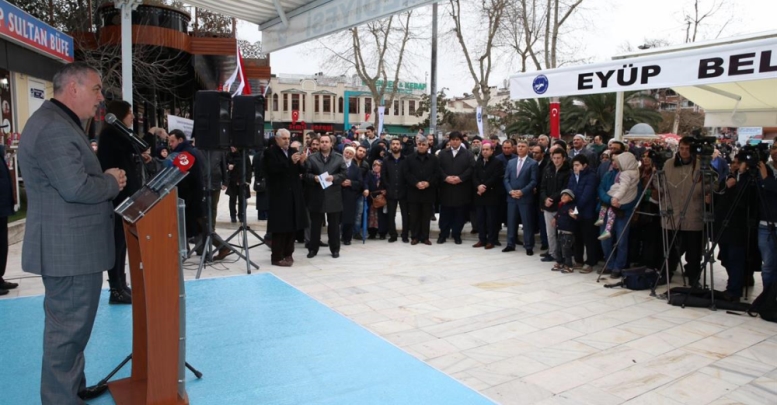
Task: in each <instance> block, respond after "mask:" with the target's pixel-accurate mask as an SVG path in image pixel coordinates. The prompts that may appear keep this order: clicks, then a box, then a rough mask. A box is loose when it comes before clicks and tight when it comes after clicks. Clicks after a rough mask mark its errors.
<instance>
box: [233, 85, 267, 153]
mask: <svg viewBox="0 0 777 405" xmlns="http://www.w3.org/2000/svg"><path fill="white" fill-rule="evenodd" d="M232 103H233V104H232V146H234V147H236V148H246V149H261V148H262V147H264V97H262V96H259V95H256V96H235V97H234V98H233V99H232Z"/></svg>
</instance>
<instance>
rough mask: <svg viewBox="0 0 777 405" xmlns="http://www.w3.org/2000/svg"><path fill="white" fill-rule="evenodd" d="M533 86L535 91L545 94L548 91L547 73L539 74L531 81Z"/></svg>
mask: <svg viewBox="0 0 777 405" xmlns="http://www.w3.org/2000/svg"><path fill="white" fill-rule="evenodd" d="M531 86H532V88H533V89H534V92H535V93H537V94H545V92H546V91H548V78H547V76H545V75H539V76H537V77H535V78H534V81H533V82H531Z"/></svg>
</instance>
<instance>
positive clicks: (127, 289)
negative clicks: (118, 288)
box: [122, 285, 132, 297]
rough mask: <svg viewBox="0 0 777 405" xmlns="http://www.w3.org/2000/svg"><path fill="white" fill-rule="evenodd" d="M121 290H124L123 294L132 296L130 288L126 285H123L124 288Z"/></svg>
mask: <svg viewBox="0 0 777 405" xmlns="http://www.w3.org/2000/svg"><path fill="white" fill-rule="evenodd" d="M122 290H124V293H125V294H127V295H129V296H130V297H131V296H132V290H131V289H130V288H129V287H127V286H126V285H125V286H124V288H122Z"/></svg>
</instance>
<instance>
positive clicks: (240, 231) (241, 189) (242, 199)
mask: <svg viewBox="0 0 777 405" xmlns="http://www.w3.org/2000/svg"><path fill="white" fill-rule="evenodd" d="M240 165H241V166H242V168H243V172H242V173H241V174H242V176H243V177H242V178H241V179H239V180H238V182H237V184H238V187H237V188H238V204H240V208H241V209H242V210H243V218H242V220H241V221H240V222H241V223H240V227H238V228H237V230H236V231H235V232H233V233H232V235H230V236H229V237H228V238H227V240H226V243H229V241H230V240H232V239H234V238H235V236H238V235H240V236H241V238H240V239H239V240H240V241H241V243H239V244H237V245H230V248H232V249H233V250H234V248H235V247H237V248H240V250H241V251H242V252H243V253H244V254H245V261H246V272H247V273H248V274H251V266H253V267H254V268H256V269H257V270H259V266H257V265H256V264H254V262H252V261H251V260H250V259H249V253H248V251H249V250H250V249H253V248H255V247H257V246H261V245H264V244H265V241H264V239H263V238H262V237H261V236H259V235H257V233H256V232H254V231H253V229H251V227H250V226H248V196H246V194H245V193H246V187H245V186H246V185H247V184H246V181H245V179H246V173H247V172H246V169H247V168H246V150H245V149H243V150H242V151H240ZM249 232H250V233H251V234H252V235H254V237H256V238H257V239H259V243H257V244H255V245H253V246H248V233H249Z"/></svg>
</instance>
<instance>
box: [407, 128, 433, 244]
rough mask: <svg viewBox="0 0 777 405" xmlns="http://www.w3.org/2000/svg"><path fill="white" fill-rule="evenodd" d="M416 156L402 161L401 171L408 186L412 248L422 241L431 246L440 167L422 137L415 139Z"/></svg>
mask: <svg viewBox="0 0 777 405" xmlns="http://www.w3.org/2000/svg"><path fill="white" fill-rule="evenodd" d="M416 147H417V150H416V152H415V153H413V154H411V155H410V156H408V157H407V159H406V160H405V164H404V167H403V168H402V169H403V170H402V171H403V174H404V176H403V177H404V179H405V184H406V185H407V186H406V187H407V205H408V211H409V215H408V216H409V221H408V225H409V227H410V236H411V238H412V241H411V242H410V244H411V245H417V244H418V242H421V243H423V244H425V245H431V244H432V242H431V241H430V240H429V227H430V224H431V220H432V205H433V204H434V201H435V199H436V198H437V185H438V183H439V170H440V165H439V162H438V161H437V157H436V156H434V155H433V154H432V153H431V152H430V151H429V149H430V148H431V143H430V142H429V140H428V139H427V138H426V137H425V136H423V135H418V136H417V137H416Z"/></svg>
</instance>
